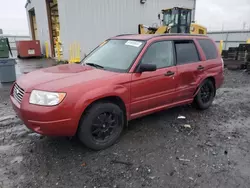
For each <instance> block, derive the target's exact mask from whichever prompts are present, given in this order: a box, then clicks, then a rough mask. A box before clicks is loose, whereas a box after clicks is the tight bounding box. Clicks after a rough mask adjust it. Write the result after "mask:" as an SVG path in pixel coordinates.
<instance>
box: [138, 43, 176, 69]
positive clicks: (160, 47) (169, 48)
mask: <svg viewBox="0 0 250 188" xmlns="http://www.w3.org/2000/svg"><path fill="white" fill-rule="evenodd" d="M173 59H174V58H173V44H172V42H171V41H162V42H156V43H154V44H152V45H151V46H149V48H148V50H147V51H146V53H145V54H144V56H143V58H142V60H141V63H146V64H151V63H152V64H156V66H157V68H158V69H159V68H163V67H170V66H173V64H174V61H173Z"/></svg>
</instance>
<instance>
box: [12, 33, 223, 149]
mask: <svg viewBox="0 0 250 188" xmlns="http://www.w3.org/2000/svg"><path fill="white" fill-rule="evenodd" d="M223 66H224V64H223V61H222V59H221V56H220V54H219V52H218V49H217V47H216V44H215V43H214V42H213V41H212V40H211V39H210V38H208V37H206V36H199V35H186V34H181V35H180V34H167V35H119V36H116V37H113V38H110V39H108V40H106V41H105V42H104V43H102V44H101V45H99V46H98V47H97V48H96V49H94V50H93V51H92V52H91V53H90V54H89V55H88V56H87V57H86V58H84V60H83V61H82V62H81V64H67V65H59V66H55V67H50V68H45V69H40V70H37V71H34V72H31V73H29V74H27V75H24V76H22V77H21V78H20V79H18V80H17V81H16V83H15V84H14V85H13V88H12V90H11V95H10V98H11V101H12V104H13V108H14V110H15V111H16V113H17V114H18V116H19V117H20V118H21V119H22V120H23V121H24V123H25V124H26V126H27V127H28V128H30V129H31V130H33V131H35V132H37V133H39V134H43V135H48V136H74V135H77V136H78V137H79V139H80V140H81V141H82V142H83V143H84V144H85V145H86V146H87V147H89V148H92V149H95V150H100V149H104V148H106V147H109V146H111V145H112V144H113V143H114V142H115V141H116V140H117V139H118V138H119V136H120V134H121V132H122V130H123V127H124V126H126V125H127V122H128V121H129V120H131V119H135V118H138V117H142V116H145V115H148V114H151V113H154V112H156V111H160V110H163V109H166V108H171V107H174V106H179V105H185V104H190V103H193V104H195V105H196V107H198V108H199V109H207V108H208V107H209V106H210V105H211V104H212V101H213V99H214V96H215V93H216V89H217V88H219V87H220V86H221V84H222V83H223V68H224V67H223Z"/></svg>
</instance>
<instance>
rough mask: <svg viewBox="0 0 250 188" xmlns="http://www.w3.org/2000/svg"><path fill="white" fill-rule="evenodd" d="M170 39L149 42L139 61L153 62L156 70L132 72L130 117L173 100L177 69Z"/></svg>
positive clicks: (142, 113)
mask: <svg viewBox="0 0 250 188" xmlns="http://www.w3.org/2000/svg"><path fill="white" fill-rule="evenodd" d="M173 49H174V48H173V43H172V41H160V42H155V43H153V44H151V45H150V46H149V47H148V49H147V51H146V52H145V54H144V55H143V57H142V59H141V61H140V63H141V64H143V63H145V64H155V65H156V66H157V70H156V71H153V72H142V73H133V74H132V83H131V109H130V110H131V117H132V118H133V117H138V116H140V115H144V114H146V113H150V112H151V111H154V110H157V108H161V107H164V106H167V105H169V104H171V103H172V102H173V98H174V96H175V91H176V87H177V82H176V74H177V69H176V66H175V61H174V51H173Z"/></svg>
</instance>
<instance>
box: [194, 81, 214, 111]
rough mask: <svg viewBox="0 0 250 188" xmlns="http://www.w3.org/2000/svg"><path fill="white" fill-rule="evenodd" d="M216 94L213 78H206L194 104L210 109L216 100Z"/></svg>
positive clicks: (203, 108) (200, 107)
mask: <svg viewBox="0 0 250 188" xmlns="http://www.w3.org/2000/svg"><path fill="white" fill-rule="evenodd" d="M214 96H215V86H214V83H213V82H212V81H211V80H205V81H204V82H203V83H202V84H201V85H200V90H199V92H198V94H197V95H196V96H195V99H194V104H195V106H196V107H197V108H198V109H201V110H205V109H208V108H209V107H210V106H211V105H212V103H213V100H214Z"/></svg>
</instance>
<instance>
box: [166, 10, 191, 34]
mask: <svg viewBox="0 0 250 188" xmlns="http://www.w3.org/2000/svg"><path fill="white" fill-rule="evenodd" d="M162 15H163V20H162V22H163V25H164V26H167V27H168V28H169V33H190V26H191V19H192V10H191V9H186V8H179V7H174V8H171V9H164V10H162Z"/></svg>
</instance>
